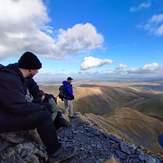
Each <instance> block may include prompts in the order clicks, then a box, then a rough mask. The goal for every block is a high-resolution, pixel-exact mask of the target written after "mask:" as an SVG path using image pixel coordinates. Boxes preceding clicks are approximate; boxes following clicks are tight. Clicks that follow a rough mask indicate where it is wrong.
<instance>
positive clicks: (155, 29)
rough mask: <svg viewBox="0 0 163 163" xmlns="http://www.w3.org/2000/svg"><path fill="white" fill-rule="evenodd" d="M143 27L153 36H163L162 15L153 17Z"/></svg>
mask: <svg viewBox="0 0 163 163" xmlns="http://www.w3.org/2000/svg"><path fill="white" fill-rule="evenodd" d="M143 27H144V29H145V30H146V31H148V32H150V33H152V34H153V35H156V36H163V14H158V15H153V16H152V17H151V18H150V20H149V21H148V22H147V23H146V24H145V25H144V26H143Z"/></svg>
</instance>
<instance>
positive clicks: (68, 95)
mask: <svg viewBox="0 0 163 163" xmlns="http://www.w3.org/2000/svg"><path fill="white" fill-rule="evenodd" d="M62 83H63V87H64V94H65V97H64V98H65V99H66V100H73V99H74V95H73V88H72V84H70V83H69V82H68V81H63V82H62Z"/></svg>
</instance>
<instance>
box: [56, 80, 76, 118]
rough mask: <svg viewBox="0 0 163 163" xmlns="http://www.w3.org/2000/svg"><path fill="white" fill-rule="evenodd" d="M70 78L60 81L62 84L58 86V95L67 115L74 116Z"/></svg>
mask: <svg viewBox="0 0 163 163" xmlns="http://www.w3.org/2000/svg"><path fill="white" fill-rule="evenodd" d="M72 80H73V79H72V78H71V77H68V78H67V81H63V82H62V84H63V85H62V86H60V88H59V91H60V92H59V97H60V98H61V100H62V101H64V105H65V110H66V113H67V114H68V115H69V117H70V118H74V112H73V100H74V95H73V87H72V84H71V83H72Z"/></svg>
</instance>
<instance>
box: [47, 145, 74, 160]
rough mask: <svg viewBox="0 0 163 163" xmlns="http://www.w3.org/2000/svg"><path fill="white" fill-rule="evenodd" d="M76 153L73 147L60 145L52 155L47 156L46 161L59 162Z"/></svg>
mask: <svg viewBox="0 0 163 163" xmlns="http://www.w3.org/2000/svg"><path fill="white" fill-rule="evenodd" d="M75 153H76V149H75V148H74V147H66V148H63V147H62V146H61V147H60V148H59V149H58V150H57V151H56V152H55V153H54V154H52V155H50V156H49V159H48V163H59V162H61V161H65V160H67V159H70V158H71V157H73V156H74V155H75Z"/></svg>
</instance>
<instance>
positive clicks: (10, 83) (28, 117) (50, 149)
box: [0, 52, 74, 162]
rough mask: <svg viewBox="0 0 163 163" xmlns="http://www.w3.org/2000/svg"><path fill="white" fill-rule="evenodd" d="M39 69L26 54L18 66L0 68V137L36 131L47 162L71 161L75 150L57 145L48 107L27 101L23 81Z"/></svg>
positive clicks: (29, 54)
mask: <svg viewBox="0 0 163 163" xmlns="http://www.w3.org/2000/svg"><path fill="white" fill-rule="evenodd" d="M41 67H42V64H41V62H40V61H39V59H38V58H37V57H36V56H35V55H34V54H33V53H31V52H25V53H24V54H23V55H22V56H21V57H20V59H19V61H18V63H17V64H11V65H8V66H2V65H1V66H0V133H2V132H10V131H11V132H12V131H20V130H30V129H35V128H36V129H37V131H38V134H39V135H40V138H41V139H42V142H43V143H44V145H45V146H46V150H47V153H48V155H49V160H50V161H51V162H53V161H62V160H65V159H67V158H70V157H71V156H72V155H73V153H74V148H70V149H68V150H66V149H64V148H63V147H62V146H61V144H60V143H59V142H58V137H57V133H56V128H55V126H54V125H53V120H52V118H51V112H49V108H48V105H44V104H40V103H35V102H31V101H29V100H28V99H27V96H26V94H27V86H26V83H25V79H26V78H28V77H33V76H34V75H36V74H37V73H38V70H39V69H40V68H41Z"/></svg>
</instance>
